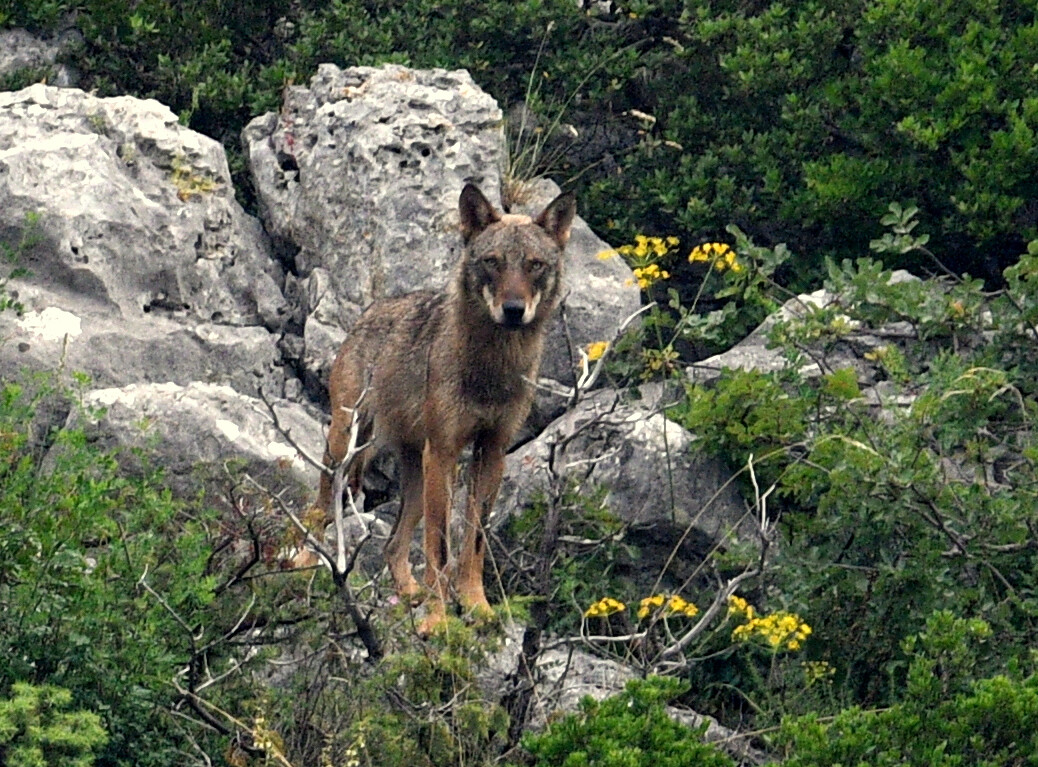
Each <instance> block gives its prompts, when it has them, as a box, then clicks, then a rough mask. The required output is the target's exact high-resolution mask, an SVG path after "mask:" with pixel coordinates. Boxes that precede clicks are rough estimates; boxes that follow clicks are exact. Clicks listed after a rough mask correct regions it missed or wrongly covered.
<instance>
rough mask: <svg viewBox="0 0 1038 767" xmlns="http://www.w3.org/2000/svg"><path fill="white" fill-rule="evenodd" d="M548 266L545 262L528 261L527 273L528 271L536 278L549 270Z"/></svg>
mask: <svg viewBox="0 0 1038 767" xmlns="http://www.w3.org/2000/svg"><path fill="white" fill-rule="evenodd" d="M547 266H548V265H547V264H546V263H544V262H543V261H527V262H526V271H528V272H529V273H530V274H532V275H535V276H536V275H538V274H540V273H541V272H543V271H544V270H545V269H546V268H547Z"/></svg>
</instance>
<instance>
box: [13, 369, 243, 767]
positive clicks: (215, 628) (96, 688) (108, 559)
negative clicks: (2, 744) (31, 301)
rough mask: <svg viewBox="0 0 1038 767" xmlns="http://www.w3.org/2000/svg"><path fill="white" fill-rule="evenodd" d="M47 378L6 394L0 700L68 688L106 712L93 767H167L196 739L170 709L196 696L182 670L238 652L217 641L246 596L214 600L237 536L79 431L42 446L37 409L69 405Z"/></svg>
mask: <svg viewBox="0 0 1038 767" xmlns="http://www.w3.org/2000/svg"><path fill="white" fill-rule="evenodd" d="M52 383H53V378H52V377H40V378H37V379H34V380H31V381H27V382H25V383H22V384H18V383H13V382H7V383H4V384H3V385H2V387H0V509H2V510H3V511H2V520H3V522H2V526H0V697H6V696H10V695H12V692H13V693H14V694H15V695H18V694H19V693H18V690H19V689H22V688H20V687H16V685H18V684H19V683H24V684H29V685H41V686H48V688H49V686H56V687H61V688H64V689H65V690H67V691H68V692H69V693H70V694H71V706H72V707H73V708H74V709H77V710H78V709H82V710H86V711H90V712H93V713H94V714H97V715H99V716H100V717H101V720H102V722H103V724H104V729H105V730H106V731H107V734H108V741H107V744H103V743H102V741H101V740H97V741H96V742H95V745H96V748H95V749H94V753H95V754H96V763H97V764H98V765H104V766H105V767H113V766H114V765H135V766H143V767H149V766H150V765H155V766H156V767H158V766H159V765H162V766H165V765H168V764H172V763H175V762H177V761H178V760H179V759H180V756H179V754H180V753H181V751H182V750H183V749H184V748H185V747H186V742H187V741H186V739H185V736H184V733H183V731H182V730H181V729H180V728H179V727H178V726H177V725H176V723H175V719H174V718H173V717H172V716H171V713H170V711H171V708H172V707H173V706H174V705H175V704H176V703H177V702H178V701H179V702H181V703H183V702H184V701H183V698H182V696H181V695H180V694H179V693H178V692H177V690H176V688H175V686H174V680H176V679H179V680H181V681H180V683H181V684H182V685H184V686H185V687H189V686H191V685H192V684H193V682H192V681H191V674H195V673H197V671H198V669H197V668H195V669H194V670H193V671H191V672H190V674H188V675H186V676H185V675H184V669H185V667H186V666H188V665H191V664H195V663H200V662H211V663H213V664H220V663H221V662H226V658H227V654H228V653H229V652H232V649H231V648H229V647H228V646H227V645H226V644H225V643H221V642H220V641H218V639H219V637H222V636H224V635H225V634H227V633H228V630H229V626H233V625H234V621H236V620H237V619H238V617H239V616H240V613H238V612H233V611H237V610H238V609H239V606H238V602H237V599H238V598H241V597H242V596H243V595H241V594H236V593H233V592H232V591H228V592H227V593H225V594H224V595H223V598H222V599H220V600H217V599H216V594H217V593H219V590H218V584H219V583H222V582H224V580H225V579H224V577H223V576H221V575H220V574H219V568H218V564H219V562H220V558H219V557H216V556H215V555H214V549H213V543H214V540H213V535H214V533H219V531H221V530H222V531H223V532H224V533H226V532H228V531H229V529H230V528H229V527H226V526H224V527H221V525H220V524H218V522H217V517H216V516H215V512H210V511H206V510H204V509H191V508H188V507H187V506H185V505H184V504H183V503H181V502H178V501H175V500H174V499H172V498H171V497H170V494H169V492H168V490H165V489H163V487H162V485H161V483H160V482H159V480H158V478H157V477H154V476H146V477H142V478H131V477H126V476H124V475H122V474H121V473H120V471H119V469H118V466H117V464H116V461H115V458H114V457H113V456H112V455H108V454H105V453H102V452H100V451H99V450H97V449H96V448H94V447H92V446H91V445H90V444H89V443H88V442H87V441H86V439H85V437H84V434H83V432H81V431H76V430H70V429H58V430H57V431H55V432H53V433H52V434H50V435H48V436H47V441H46V442H45V443H43V444H41V443H40V442H39V437H40V435H41V429H40V418H39V417H38V416H37V412H38V411H40V409H41V403H47V404H50V405H52V404H53V403H54V402H55V398H57V399H58V400H61V399H65V398H66V397H68V396H69V393H68V392H65V391H63V390H61V389H57V388H55V387H54V386H53V385H52ZM73 396H74V395H73ZM48 446H49V450H47V451H46V452H44V448H46V447H48ZM244 596H245V597H247V594H246V595H244ZM224 611H227V612H232V614H231V615H229V616H227V615H223V613H224ZM225 621H227V622H226V623H225ZM213 639H217V641H213ZM195 642H198V643H199V645H197V646H196V644H195ZM206 644H208V645H210V650H209V651H208V652H205V651H201V650H200V647H201V646H202V645H206ZM232 699H233V698H223V700H225V701H226V700H232ZM195 736H196V737H197V738H198V742H204V741H205V740H206V738H207V737H208V736H207V734H206V730H205V729H199V730H198V731H197V732H196V733H195ZM84 742H85V741H84ZM0 750H2V749H0ZM51 763H54V764H56V763H58V762H51ZM69 763H71V761H70V762H69Z"/></svg>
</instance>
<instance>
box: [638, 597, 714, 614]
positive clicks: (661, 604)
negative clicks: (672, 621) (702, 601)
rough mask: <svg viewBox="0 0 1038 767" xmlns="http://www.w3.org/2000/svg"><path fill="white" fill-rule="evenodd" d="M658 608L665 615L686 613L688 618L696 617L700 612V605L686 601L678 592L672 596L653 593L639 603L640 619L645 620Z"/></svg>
mask: <svg viewBox="0 0 1038 767" xmlns="http://www.w3.org/2000/svg"><path fill="white" fill-rule="evenodd" d="M657 610H661V611H662V612H663V614H664V615H684V616H685V617H687V618H694V617H695V616H696V615H698V614H699V608H698V607H696V606H695V605H694V604H692V603H691V602H686V601H685V599H684V598H683V597H681V596H679V595H678V594H671V595H670V596H666V595H664V594H653V595H652V596H651V597H645V599H643V600H642V601H641V602H640V603H639V604H638V619H639V620H645V619H646V618H648V617H649V616H650V615H651V614H652V613H654V612H656V611H657Z"/></svg>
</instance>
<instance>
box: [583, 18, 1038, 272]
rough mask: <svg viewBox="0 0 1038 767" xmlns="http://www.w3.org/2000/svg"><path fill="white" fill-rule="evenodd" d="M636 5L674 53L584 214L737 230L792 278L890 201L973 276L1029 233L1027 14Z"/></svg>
mask: <svg viewBox="0 0 1038 767" xmlns="http://www.w3.org/2000/svg"><path fill="white" fill-rule="evenodd" d="M646 5H647V6H648V8H649V13H650V14H651V15H653V16H654V17H659V19H660V23H661V24H664V25H665V26H666V27H667V32H668V33H669V36H670V38H671V39H672V40H674V45H675V48H674V51H673V53H672V55H671V56H669V57H666V58H665V59H663V60H662V61H664V62H665V66H666V68H665V69H654V70H653V75H654V76H653V77H652V82H653V86H652V87H653V95H654V97H655V99H656V103H655V104H654V105H653V107H654V108H653V109H652V110H650V111H652V112H653V114H654V116H655V117H656V120H657V121H656V123H655V125H654V126H653V136H652V137H653V138H654V139H655V140H647V141H645V142H643V143H642V144H641V146H640V147H639V148H638V150H637V151H636V152H634V153H633V154H632V155H631V156H630V157H629V158H628V159H627V160H626V162H625V163H624V173H623V175H622V176H616V177H614V178H610V179H605V180H602V181H600V182H598V184H596V185H595V186H594V187H593V189H594V194H593V195H592V197H591V201H592V204H591V206H590V208H591V210H592V211H594V215H595V216H603V217H605V216H608V217H610V218H612V219H613V220H614V221H616V222H622V223H623V225H624V227H625V228H630V229H631V231H633V230H634V228H635V227H639V226H640V227H645V226H646V225H651V226H654V227H657V228H659V230H660V231H662V232H663V233H668V234H670V233H673V234H679V235H684V237H686V238H687V236H688V234H689V233H691V235H692V236H693V237H695V236H713V235H716V234H720V232H721V231H722V230H723V227H724V225H725V224H727V223H729V222H735V223H737V224H739V225H740V226H741V227H742V228H744V229H745V230H746V231H747V232H748V233H749V234H751V235H752V236H754V237H755V238H757V239H758V240H761V241H764V242H766V243H771V244H774V243H775V242H778V241H784V242H788V243H789V244H790V245H791V247H793V248H794V250H797V251H798V252H800V253H801V259H802V260H801V262H800V263H799V264H798V265H797V271H796V273H795V276H796V277H797V278H799V280H803V278H804V277H805V276H808V275H811V274H812V273H814V272H815V271H816V270H817V268H818V266H819V265H820V264H821V258H822V256H823V255H826V254H828V255H835V256H837V257H838V258H839V257H844V256H846V255H850V254H855V253H857V252H859V248H860V246H861V244H862V243H863V242H866V241H868V240H869V239H870V238H871V237H874V236H876V233H877V231H878V228H877V226H876V225H875V224H874V223H873V222H874V221H876V220H877V219H878V217H879V215H880V214H881V213H882V211H883V210H884V209H885V208H886V204H887V201H888V200H890V199H900V200H904V201H909V202H912V203H914V204H916V205H918V206H919V208H920V209H921V210H922V212H923V220H924V223H926V224H927V225H928V227H929V229H930V230H931V231H934V232H935V240H936V241H938V242H939V243H940V246H941V250H942V252H944V253H946V254H948V256H949V260H950V261H951V262H952V264H953V266H954V267H956V268H958V269H964V270H966V271H969V272H971V273H973V274H974V275H980V276H985V277H993V276H997V275H998V272H999V271H1000V270H1001V269H1002V268H1003V267H1005V266H1006V265H1008V263H1009V261H1008V260H1007V259H1008V258H1009V257H1012V256H1013V254H1015V253H1018V252H1019V250H1020V248H1021V246H1022V244H1023V242H1025V241H1026V240H1028V239H1031V238H1033V237H1035V235H1036V234H1038V228H1036V226H1038V216H1036V214H1035V209H1034V202H1033V201H1034V199H1035V193H1036V187H1035V184H1036V181H1035V178H1036V173H1035V171H1036V163H1038V144H1036V139H1035V129H1036V127H1038V100H1036V99H1035V97H1034V95H1033V93H1032V89H1031V87H1030V85H1029V82H1030V78H1031V77H1032V76H1033V74H1032V73H1033V68H1034V67H1035V65H1036V64H1038V45H1036V36H1038V23H1036V18H1035V10H1034V8H1033V6H1031V5H1029V4H1027V3H1019V2H1009V3H995V2H989V1H988V0H976V1H971V2H966V3H961V2H950V1H949V0H920V1H919V2H908V3H905V2H896V1H895V0H869V1H865V0H841V1H838V2H820V1H815V2H808V3H801V4H794V5H789V4H784V3H779V2H775V3H750V4H746V3H734V2H719V3H712V4H710V5H709V6H707V5H698V6H697V5H694V4H687V3H686V4H680V3H651V4H646ZM664 141H666V142H670V143H664ZM679 147H680V148H679ZM635 190H637V191H635ZM600 220H601V219H598V218H596V221H600ZM888 263H890V264H903V263H905V259H904V258H903V257H901V256H897V255H891V256H889V257H888Z"/></svg>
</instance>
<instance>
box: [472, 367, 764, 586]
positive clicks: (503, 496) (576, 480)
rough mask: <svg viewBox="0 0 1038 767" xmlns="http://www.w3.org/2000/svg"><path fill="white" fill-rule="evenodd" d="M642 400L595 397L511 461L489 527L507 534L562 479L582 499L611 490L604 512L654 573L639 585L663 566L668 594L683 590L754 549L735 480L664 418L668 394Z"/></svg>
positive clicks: (648, 391)
mask: <svg viewBox="0 0 1038 767" xmlns="http://www.w3.org/2000/svg"><path fill="white" fill-rule="evenodd" d="M642 393H643V397H644V398H643V399H642V400H630V399H625V398H623V397H622V396H621V395H620V394H618V393H617V392H614V391H611V390H601V391H598V392H595V393H593V394H592V396H590V397H588V398H586V399H584V400H583V401H581V402H580V403H579V404H578V405H577V407H576V408H574V409H572V410H570V411H569V412H567V413H566V414H565V415H563V416H562V417H560V418H559V419H558V420H556V421H554V422H553V423H552V424H550V425H549V426H548V427H547V428H546V429H545V430H544V431H543V432H542V433H541V434H540V435H539V436H538V437H537V438H536V439H534V440H532V441H530V442H528V443H527V444H525V445H523V446H522V447H521V448H519V449H518V450H515V451H514V452H513V453H511V454H510V455H509V456H508V458H507V468H506V471H505V478H504V480H503V482H502V485H501V491H500V500H499V502H498V504H497V506H496V511H495V513H494V515H492V516H491V519H490V525H491V526H492V527H495V528H500V527H501V526H502V525H503V524H504V523H505V522H506V521H507V519H509V518H510V517H511V516H512V515H514V514H518V513H520V512H521V511H522V510H523V509H524V508H526V507H528V506H529V505H531V504H532V503H534V502H535V501H536V500H537V499H538V498H543V497H544V496H545V494H546V493H550V492H552V488H553V486H556V487H557V486H558V482H556V481H555V479H556V477H558V478H560V479H561V480H562V482H563V486H565V487H566V488H567V489H568V490H569V491H571V492H573V493H575V494H577V495H579V496H583V497H590V496H592V495H593V494H594V493H595V492H596V490H598V489H602V488H604V489H605V491H606V495H605V498H604V500H603V503H604V505H605V506H606V508H608V509H609V511H610V512H611V513H612V514H613V515H615V516H616V517H617V518H619V519H620V520H621V521H623V522H625V523H627V524H629V525H630V526H631V532H630V533H629V534H628V535H629V538H630V539H633V540H636V541H637V542H638V544H639V546H640V547H641V549H642V556H641V557H640V558H639V562H638V563H635V566H636V567H642V566H644V568H646V570H645V572H644V573H641V575H639V574H637V573H634V574H632V577H634V578H635V579H636V580H639V579H641V576H644V578H643V579H642V580H645V581H646V582H647V583H648V584H649V586H648V587H651V585H652V584H653V583H654V582H655V579H656V577H657V576H658V575H660V567H661V565H662V563H663V562H669V568H670V569H669V571H668V572H666V573H664V574H663V575H664V579H663V582H664V585H667V584H681V583H682V582H684V581H685V579H686V578H687V577H688V576H689V575H690V573H691V572H692V571H694V570H695V568H696V567H698V566H699V564H700V563H701V562H702V560H703V558H704V557H706V556H707V555H708V553H709V552H710V551H712V550H713V549H714V548H715V547H716V546H717V545H719V544H720V545H722V546H724V545H728V544H731V543H734V542H737V541H742V542H753V540H754V536H755V535H756V533H757V529H756V527H755V525H754V523H753V520H752V518H751V517H750V515H748V514H747V507H746V504H745V503H744V502H743V500H742V499H741V498H740V496H739V494H738V492H736V489H735V487H734V486H733V485H732V483H731V482H730V481H729V480H730V477H731V472H729V471H728V470H727V469H726V468H725V467H724V465H723V464H722V463H721V462H720V461H718V460H717V459H714V458H710V457H708V456H704V455H701V454H698V453H696V452H694V451H692V450H691V444H692V442H693V440H694V439H695V436H694V435H692V434H691V433H689V432H688V431H687V430H685V429H684V428H682V427H681V426H680V425H678V424H676V423H674V422H673V421H670V420H668V419H667V418H666V417H665V416H664V415H663V413H662V412H660V411H661V405H662V404H664V402H663V400H664V398H665V396H666V395H665V393H666V390H665V389H663V388H662V387H658V386H646V387H643V392H642ZM675 547H677V550H676V551H675ZM672 551H673V552H674V554H675V556H673V557H671V556H670V555H671V553H672ZM639 582H641V580H639Z"/></svg>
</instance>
